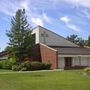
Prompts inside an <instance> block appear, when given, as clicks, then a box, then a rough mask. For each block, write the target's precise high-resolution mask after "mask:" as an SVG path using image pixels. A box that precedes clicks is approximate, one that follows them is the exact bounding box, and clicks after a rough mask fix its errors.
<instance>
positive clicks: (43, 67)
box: [42, 63, 51, 70]
mask: <svg viewBox="0 0 90 90" xmlns="http://www.w3.org/2000/svg"><path fill="white" fill-rule="evenodd" d="M42 69H43V70H50V69H51V64H50V63H42Z"/></svg>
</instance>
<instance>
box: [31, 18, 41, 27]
mask: <svg viewBox="0 0 90 90" xmlns="http://www.w3.org/2000/svg"><path fill="white" fill-rule="evenodd" d="M31 21H32V22H33V23H34V24H36V25H40V26H43V21H42V20H41V19H40V18H32V19H31Z"/></svg>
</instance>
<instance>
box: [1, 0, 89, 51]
mask: <svg viewBox="0 0 90 90" xmlns="http://www.w3.org/2000/svg"><path fill="white" fill-rule="evenodd" d="M19 8H25V9H26V14H27V17H28V22H29V23H30V24H31V25H32V27H35V26H37V25H41V26H43V27H46V28H48V29H50V30H52V31H54V32H56V33H58V34H59V35H62V36H64V37H66V36H68V35H71V34H77V35H79V36H80V37H82V38H84V39H87V37H88V35H90V0H0V48H1V50H3V49H4V48H5V47H6V45H7V42H8V37H7V36H6V30H9V29H10V24H11V18H12V16H14V15H15V12H16V11H17V10H18V9H19Z"/></svg>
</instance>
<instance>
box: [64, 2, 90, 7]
mask: <svg viewBox="0 0 90 90" xmlns="http://www.w3.org/2000/svg"><path fill="white" fill-rule="evenodd" d="M64 1H65V2H67V3H70V4H72V5H74V6H75V7H79V6H83V7H86V8H90V0H64Z"/></svg>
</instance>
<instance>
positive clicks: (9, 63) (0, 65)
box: [0, 58, 15, 69]
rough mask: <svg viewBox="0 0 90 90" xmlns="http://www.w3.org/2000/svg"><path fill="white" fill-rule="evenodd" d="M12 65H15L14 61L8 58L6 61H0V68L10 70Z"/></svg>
mask: <svg viewBox="0 0 90 90" xmlns="http://www.w3.org/2000/svg"><path fill="white" fill-rule="evenodd" d="M14 64H15V60H14V59H13V58H10V59H8V60H2V61H0V68H1V69H11V68H12V66H13V65H14Z"/></svg>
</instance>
